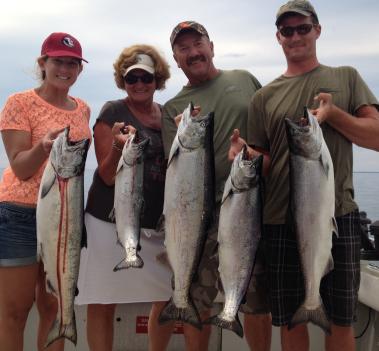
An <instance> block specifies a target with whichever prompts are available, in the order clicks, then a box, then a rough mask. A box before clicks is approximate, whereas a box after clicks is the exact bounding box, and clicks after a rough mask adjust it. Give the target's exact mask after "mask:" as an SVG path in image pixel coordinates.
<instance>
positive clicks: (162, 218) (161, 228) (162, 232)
mask: <svg viewBox="0 0 379 351" xmlns="http://www.w3.org/2000/svg"><path fill="white" fill-rule="evenodd" d="M164 226H165V216H164V214H163V213H162V214H161V216H160V217H159V219H158V222H157V225H156V226H155V231H156V232H158V233H159V236H161V237H164V235H165V230H164Z"/></svg>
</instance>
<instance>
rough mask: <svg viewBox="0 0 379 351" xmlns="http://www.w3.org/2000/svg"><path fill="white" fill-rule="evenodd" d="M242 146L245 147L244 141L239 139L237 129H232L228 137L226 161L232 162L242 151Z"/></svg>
mask: <svg viewBox="0 0 379 351" xmlns="http://www.w3.org/2000/svg"><path fill="white" fill-rule="evenodd" d="M244 145H246V141H245V140H244V139H242V138H241V136H240V131H239V129H234V130H233V134H232V136H231V137H230V148H229V151H228V159H229V160H230V161H233V160H234V158H235V157H236V156H237V155H238V154H239V152H240V151H241V150H242V148H243V146H244ZM248 149H249V148H248Z"/></svg>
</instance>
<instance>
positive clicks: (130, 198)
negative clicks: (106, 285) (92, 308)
mask: <svg viewBox="0 0 379 351" xmlns="http://www.w3.org/2000/svg"><path fill="white" fill-rule="evenodd" d="M148 142H149V139H145V140H142V141H141V140H138V135H137V132H135V133H133V134H132V133H129V136H128V139H127V141H126V142H125V144H124V147H123V149H122V155H121V158H120V161H119V163H118V167H117V171H116V179H115V191H114V211H113V214H112V215H113V216H114V218H115V220H116V229H117V237H118V242H119V243H120V244H121V246H122V247H123V248H124V250H125V258H124V259H123V260H122V261H121V262H120V263H118V264H117V265H116V266H115V267H114V269H113V270H114V271H118V270H120V269H125V268H129V267H135V268H142V267H143V260H142V258H141V257H140V256H139V255H138V250H139V240H140V216H141V211H142V206H143V155H144V151H145V149H146V146H147V144H148ZM112 215H111V216H112Z"/></svg>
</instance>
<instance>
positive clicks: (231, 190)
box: [221, 176, 233, 205]
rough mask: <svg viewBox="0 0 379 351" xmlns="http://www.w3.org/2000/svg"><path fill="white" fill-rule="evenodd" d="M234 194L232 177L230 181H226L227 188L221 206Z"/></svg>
mask: <svg viewBox="0 0 379 351" xmlns="http://www.w3.org/2000/svg"><path fill="white" fill-rule="evenodd" d="M232 193H233V184H232V181H231V178H230V176H229V177H228V179H227V180H226V182H225V186H224V193H223V194H222V200H221V205H222V204H223V203H224V201H225V200H226V199H227V198H228V197H229V195H230V194H232Z"/></svg>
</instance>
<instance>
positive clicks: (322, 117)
mask: <svg viewBox="0 0 379 351" xmlns="http://www.w3.org/2000/svg"><path fill="white" fill-rule="evenodd" d="M314 100H315V101H317V102H318V103H319V107H318V108H316V109H314V110H311V112H312V114H313V115H315V116H316V118H317V120H318V123H319V124H321V123H322V122H324V121H326V120H327V119H328V118H329V117H330V115H331V114H332V110H333V107H334V105H333V98H332V95H331V94H328V93H320V94H318V95H317V96H315V98H314Z"/></svg>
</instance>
